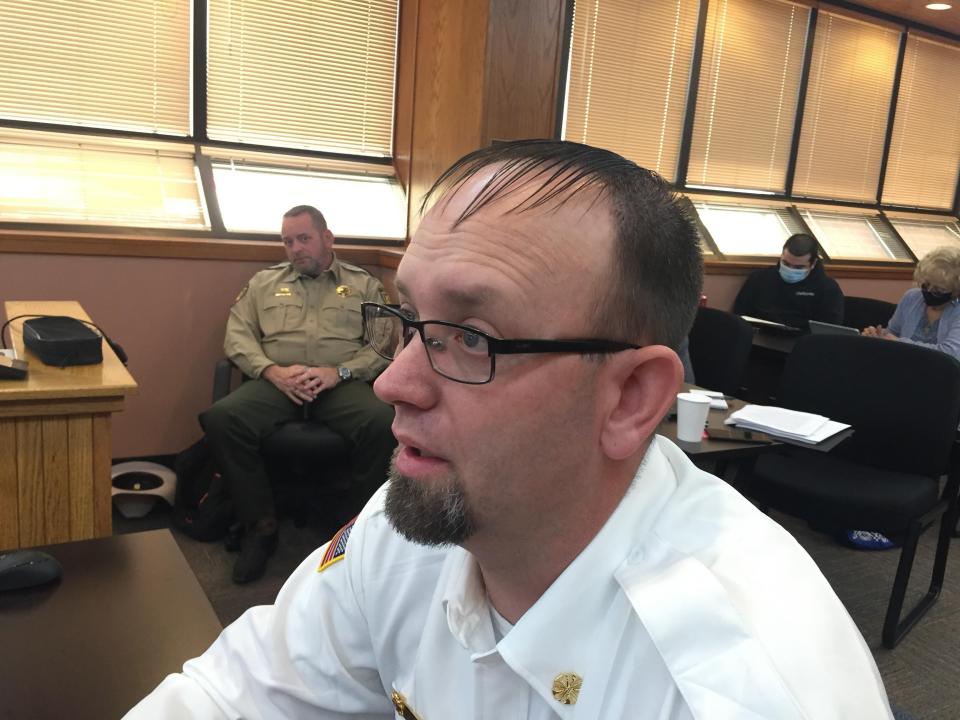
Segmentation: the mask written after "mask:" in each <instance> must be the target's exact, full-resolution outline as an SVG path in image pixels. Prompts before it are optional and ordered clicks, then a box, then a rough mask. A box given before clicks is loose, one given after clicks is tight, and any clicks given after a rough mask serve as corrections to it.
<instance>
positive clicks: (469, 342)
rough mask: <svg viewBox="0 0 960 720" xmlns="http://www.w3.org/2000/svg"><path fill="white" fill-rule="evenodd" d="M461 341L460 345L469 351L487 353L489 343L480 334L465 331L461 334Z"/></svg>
mask: <svg viewBox="0 0 960 720" xmlns="http://www.w3.org/2000/svg"><path fill="white" fill-rule="evenodd" d="M459 340H460V344H461V345H463V347H464V348H466V349H467V350H474V351H478V352H485V351H486V345H487V342H486V340H485V339H484V337H483V335H481V334H480V333H476V332H471V331H470V330H464V331H463V332H461V333H460V336H459Z"/></svg>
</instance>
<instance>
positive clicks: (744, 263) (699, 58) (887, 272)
mask: <svg viewBox="0 0 960 720" xmlns="http://www.w3.org/2000/svg"><path fill="white" fill-rule="evenodd" d="M788 1H789V2H794V3H795V4H798V5H803V6H806V7H809V8H810V15H809V18H808V28H807V37H806V46H805V48H804V58H803V64H802V68H801V74H800V88H799V93H798V98H797V109H796V117H795V118H794V126H793V139H792V144H791V151H790V159H789V162H788V165H787V178H786V183H785V189H784V191H783V192H769V193H767V192H763V193H758V192H748V191H743V190H736V189H726V188H703V187H698V186H696V185H693V184H690V183H688V178H687V171H688V168H689V165H690V150H691V144H692V135H693V123H694V119H695V116H696V111H697V100H698V92H699V90H700V88H701V87H702V83H701V80H700V73H701V69H702V67H703V48H704V34H705V28H706V24H707V14H708V11H709V8H708V5H709V3H707V2H701V4H700V17H699V19H698V30H697V35H696V39H695V42H694V48H693V55H692V68H691V73H690V78H689V83H690V84H689V87H688V96H687V107H686V110H685V120H684V131H683V135H682V137H681V145H680V153H679V167H678V169H677V174H676V181H675V182H674V183H673V187H674V188H675V190H676V191H677V192H678V193H680V194H682V195H687V194H689V196H691V197H693V196H694V195H696V196H699V197H701V198H702V197H703V196H705V195H707V196H713V197H714V198H715V199H714V202H717V203H722V202H724V201H726V202H728V203H737V204H739V203H744V204H746V203H749V202H750V201H758V200H761V199H762V201H763V202H764V203H767V202H779V203H782V204H783V205H784V206H788V207H795V206H796V205H797V204H804V205H807V204H816V205H818V206H822V207H824V208H830V207H834V208H836V209H837V210H838V211H839V210H842V209H844V208H848V209H856V210H867V211H873V212H874V213H876V215H877V217H878V218H880V219H882V221H883V222H885V223H886V224H887V225H888V226H889V230H890V232H891V234H893V235H895V236H896V237H897V238H898V242H899V243H900V244H901V245H902V246H903V247H904V248H905V249H906V252H907V253H909V254H910V255H912V254H913V251H912V250H911V249H910V247H909V245H908V244H907V243H906V242H905V241H904V240H903V238H900V237H899V236H898V235H896V229H895V228H894V227H893V225H892V223H890V222H889V220H888V219H886V217H885V213H886V212H909V213H910V214H912V215H914V216H916V217H918V218H922V217H924V216H940V217H943V216H945V215H946V216H949V217H952V218H953V219H954V220H956V221H958V222H960V168H958V182H957V186H956V188H954V200H953V205H952V207H951V208H950V209H949V210H944V209H942V208H940V209H934V208H923V207H905V206H902V205H896V204H891V203H883V202H882V198H883V184H884V180H885V177H886V172H887V165H888V160H889V155H890V148H891V142H892V136H893V131H894V122H895V118H896V105H897V99H898V95H899V89H900V83H901V80H902V76H903V65H904V55H905V52H906V47H907V43H908V41H909V40H910V39H911V38H912V37H914V36H915V35H920V36H933V37H934V38H936V39H937V40H938V41H941V42H946V43H947V44H950V45H954V46H956V47H958V48H960V35H954V34H952V33H949V32H946V31H943V30H940V29H938V28H932V27H929V26H926V25H923V24H922V23H918V22H916V21H912V20H907V19H904V18H901V17H898V16H895V15H891V14H889V13H885V12H882V11H878V10H873V9H868V8H862V7H859V6H853V5H851V4H850V3H846V2H840V1H839V0H821V1H819V2H815V1H814V0H788ZM568 3H569V6H570V8H571V10H572V7H573V5H574V4H575V0H568ZM821 9H822V10H823V11H824V12H831V13H834V14H836V13H840V14H847V15H851V16H853V17H854V18H856V19H858V20H861V21H864V22H868V23H874V24H878V25H886V26H888V27H889V26H890V25H895V26H897V27H898V28H899V33H900V37H899V49H898V56H897V62H896V65H895V68H894V81H893V87H892V91H891V98H890V107H889V111H888V114H887V118H886V127H885V132H884V143H883V152H882V156H881V169H880V173H879V178H878V184H877V188H876V196H875V198H874V199H873V200H872V201H870V202H857V201H851V200H842V199H836V198H815V199H814V198H807V197H803V196H799V195H797V194H796V193H795V191H794V187H793V186H794V178H795V174H796V168H797V155H798V151H799V144H800V134H801V131H802V128H803V121H804V117H803V116H804V107H805V104H806V94H807V88H808V85H809V81H810V68H811V64H812V59H813V58H812V56H813V47H814V41H815V39H816V32H817V28H818V25H819V23H820V22H821V17H820V16H821ZM571 14H572V13H568V18H567V24H566V27H565V30H564V31H565V34H566V36H567V37H569V36H570V35H571V33H572V30H573V28H572V22H571V21H570V15H571ZM569 45H570V43H569V42H568V43H567V49H568V50H569ZM566 65H568V63H567V62H566V61H565V67H564V70H566ZM561 89H562V88H561ZM565 102H566V97H565V94H564V93H559V94H558V97H557V118H558V123H557V131H556V137H557V138H558V139H559V138H560V132H561V127H562V123H561V122H560V121H559V120H562V119H563V118H564V117H565ZM795 211H796V210H795ZM798 216H799V213H798ZM695 220H696V222H697V224H698V229H700V231H701V238H702V239H703V243H704V246H705V249H707V250H709V251H710V254H709V255H707V254H705V264H706V266H707V268H708V271H710V272H721V273H725V272H728V271H730V272H737V271H739V270H742V269H749V268H752V267H756V266H758V264H762V263H765V262H766V260H767V258H766V257H762V258H758V257H749V256H726V255H724V253H722V252H721V251H720V250H719V249H718V247H717V246H716V243H715V242H714V241H713V239H712V237H710V235H709V231H706V232H705V226H704V225H703V223H702V220H701V218H700V217H699V214H697V213H695ZM811 234H812V233H811ZM914 260H915V258H914ZM826 264H827V265H828V266H830V267H832V268H836V269H838V270H840V272H841V275H840V276H843V274H846V273H848V272H852V273H853V274H854V275H857V276H863V277H868V276H870V275H871V274H872V275H873V276H875V277H883V278H888V277H889V278H894V277H895V278H905V277H908V276H909V272H910V267H911V266H912V264H911V265H909V266H908V265H907V263H905V262H904V261H902V260H896V259H891V260H884V261H880V260H860V259H846V258H844V259H836V260H834V259H830V258H827V260H826ZM861 272H862V273H864V274H862V275H861V274H860V273H861Z"/></svg>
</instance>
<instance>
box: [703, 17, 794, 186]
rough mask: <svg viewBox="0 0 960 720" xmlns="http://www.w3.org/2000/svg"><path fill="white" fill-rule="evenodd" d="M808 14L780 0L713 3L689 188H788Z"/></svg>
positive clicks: (707, 36)
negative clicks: (788, 171) (789, 164)
mask: <svg viewBox="0 0 960 720" xmlns="http://www.w3.org/2000/svg"><path fill="white" fill-rule="evenodd" d="M809 16H810V10H809V8H806V7H800V6H797V5H795V4H793V3H789V2H781V1H780V0H714V1H713V2H711V3H710V5H709V12H708V15H707V29H706V34H705V37H704V47H703V62H702V65H701V70H700V87H699V92H698V95H697V112H696V116H695V121H694V126H693V138H692V144H691V149H690V164H689V167H688V170H687V186H688V187H689V186H697V185H699V186H708V187H722V188H736V189H742V190H766V191H774V192H783V191H784V187H785V180H786V173H787V162H788V160H789V157H790V143H791V140H792V137H793V123H794V118H795V117H796V110H797V93H798V91H799V85H800V74H801V71H802V67H803V52H804V45H805V41H806V26H807V21H808V18H809Z"/></svg>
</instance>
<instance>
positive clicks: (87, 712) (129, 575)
mask: <svg viewBox="0 0 960 720" xmlns="http://www.w3.org/2000/svg"><path fill="white" fill-rule="evenodd" d="M39 549H41V550H44V551H46V552H48V553H50V554H51V555H53V556H54V557H55V558H56V559H57V560H58V561H59V563H60V565H61V566H62V568H63V577H62V578H61V579H60V580H59V581H57V582H55V583H53V584H51V585H47V586H41V587H36V588H30V589H24V590H16V591H6V592H0V639H2V642H0V718H3V719H4V720H21V719H22V720H37V719H39V718H70V719H71V720H83V719H85V718H90V719H91V720H94V719H96V720H102V719H103V718H119V717H121V716H122V715H123V714H124V713H126V711H127V710H129V709H130V708H131V707H133V706H134V705H135V704H136V703H137V702H138V701H139V700H140V699H141V698H143V697H144V696H145V695H147V693H149V692H150V691H151V690H152V689H153V688H155V687H156V686H157V685H158V684H159V683H160V681H161V680H162V679H163V678H164V677H166V675H167V674H169V673H171V672H176V671H178V670H180V668H181V666H182V665H183V663H184V661H185V660H188V659H190V658H191V657H195V656H197V655H199V654H201V653H202V652H203V651H204V650H206V649H207V647H209V646H210V644H211V643H212V642H213V641H214V640H215V639H216V637H217V636H218V635H219V633H220V630H221V626H220V622H219V620H217V616H216V615H215V614H214V612H213V608H212V607H211V606H210V603H209V601H208V600H207V598H206V596H205V595H204V594H203V590H202V589H201V587H200V584H199V583H198V582H197V579H196V577H195V576H194V574H193V572H192V571H191V569H190V566H189V565H188V564H187V561H186V559H185V558H184V557H183V553H181V552H180V548H179V547H178V546H177V543H176V541H175V540H174V539H173V536H172V535H171V534H170V531H169V530H154V531H151V532H143V533H133V534H129V535H117V536H113V537H107V538H98V539H95V540H83V541H80V542H72V543H64V544H60V545H49V546H46V547H42V548H39Z"/></svg>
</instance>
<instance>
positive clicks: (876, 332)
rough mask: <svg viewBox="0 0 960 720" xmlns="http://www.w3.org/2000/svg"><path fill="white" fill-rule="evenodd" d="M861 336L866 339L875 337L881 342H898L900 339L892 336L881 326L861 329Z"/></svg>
mask: <svg viewBox="0 0 960 720" xmlns="http://www.w3.org/2000/svg"><path fill="white" fill-rule="evenodd" d="M860 334H861V335H866V336H867V337H877V338H881V339H882V340H899V339H900V338H899V337H897V336H896V335H894V334H893V333H892V332H890V331H889V330H887V329H886V328H885V327H883V325H870V326H868V327H865V328H864V329H863V332H861V333H860Z"/></svg>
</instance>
